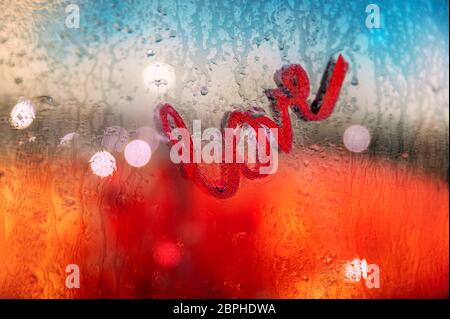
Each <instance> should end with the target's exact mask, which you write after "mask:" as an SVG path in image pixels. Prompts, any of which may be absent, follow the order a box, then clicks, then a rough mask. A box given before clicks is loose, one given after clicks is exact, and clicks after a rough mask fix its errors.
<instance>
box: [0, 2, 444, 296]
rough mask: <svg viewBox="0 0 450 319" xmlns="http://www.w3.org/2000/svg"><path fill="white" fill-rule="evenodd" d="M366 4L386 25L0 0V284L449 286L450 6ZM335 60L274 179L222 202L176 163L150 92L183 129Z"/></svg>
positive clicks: (297, 10) (352, 292)
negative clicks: (361, 268)
mask: <svg viewBox="0 0 450 319" xmlns="http://www.w3.org/2000/svg"><path fill="white" fill-rule="evenodd" d="M373 2H374V3H375V4H376V5H377V6H378V7H379V9H380V15H381V20H380V23H381V25H380V28H369V27H368V26H367V24H366V19H367V17H368V15H369V13H367V12H366V6H367V3H365V2H361V1H333V2H330V1H294V0H287V1H259V2H256V1H189V2H187V1H103V0H99V1H93V0H92V1H87V0H86V1H75V0H74V1H60V0H58V1H43V0H21V1H13V0H3V1H1V2H0V137H1V139H0V143H1V148H0V283H1V285H0V297H44V298H60V297H129V298H132V297H141V298H155V297H157V298H158V297H174V296H175V297H246V298H253V297H273V298H278V297H282V298H305V297H306V298H327V297H328V298H351V297H359V298H366V297H367V298H370V297H442V296H448V150H449V147H448V125H449V102H448V101H449V82H448V79H449V72H448V70H449V57H448V2H447V1H395V2H394V1H373ZM70 5H72V7H68V6H70ZM73 5H75V7H73ZM68 8H69V9H68ZM76 8H78V10H79V18H80V19H79V27H74V25H73V23H75V24H76V22H77V21H76V19H75V20H71V19H69V18H70V17H71V14H73V12H75V11H76V10H75V9H76ZM74 10H75V11H74ZM68 19H69V20H68ZM339 54H342V55H343V56H344V57H345V59H346V61H347V62H348V64H349V69H348V71H347V74H346V78H345V80H344V84H343V86H342V89H341V92H340V96H339V99H338V102H337V104H336V105H335V109H334V112H333V114H332V115H331V116H330V117H329V118H328V119H326V120H324V121H317V122H314V121H311V122H307V121H304V120H302V119H301V118H299V117H297V116H296V115H295V114H291V116H290V119H291V121H292V126H293V130H294V132H293V136H294V144H293V151H292V152H291V153H289V154H280V159H279V162H280V164H279V170H278V172H277V173H276V174H274V175H272V176H269V177H267V178H265V179H261V180H248V179H247V180H241V185H240V188H239V190H238V192H237V193H236V195H235V196H234V197H232V198H231V199H227V200H219V199H216V198H213V197H211V196H209V195H208V194H205V193H203V192H201V190H199V189H198V188H197V187H196V185H194V184H193V183H192V182H190V181H187V180H185V179H184V178H183V177H182V176H181V175H180V171H179V169H178V167H177V165H175V164H173V163H171V161H170V158H169V147H168V146H167V143H166V140H165V138H164V136H163V135H162V134H161V132H160V130H159V128H158V123H157V120H155V110H156V106H157V105H158V103H160V102H167V103H170V104H171V105H172V106H174V108H176V110H177V111H178V112H179V113H180V115H181V116H182V117H183V119H184V121H185V123H187V126H188V127H189V128H190V129H191V130H192V121H193V120H201V121H202V128H208V127H220V125H221V123H222V121H223V118H224V114H225V113H226V112H229V111H233V110H247V109H253V110H254V111H255V110H256V111H255V112H259V113H260V114H266V115H267V116H272V110H271V108H270V101H269V100H268V98H267V96H266V95H265V94H264V91H265V90H267V89H273V88H275V87H276V85H275V82H274V74H275V72H276V71H277V70H279V69H280V68H281V67H282V66H283V65H289V64H301V65H302V66H303V68H304V69H305V71H306V72H307V74H308V76H309V80H310V85H311V94H310V96H309V97H308V101H309V102H311V101H312V100H313V99H314V97H315V95H316V92H317V91H318V90H319V87H320V83H321V79H322V75H323V74H324V70H325V69H326V66H327V63H328V62H329V61H330V58H336V57H337V56H338V55H339ZM30 105H31V106H30ZM134 140H143V141H145V143H146V145H147V144H148V146H149V150H150V151H149V152H150V153H146V154H144V153H139V156H144V155H145V156H147V159H148V160H146V161H142V158H141V157H139V159H137V158H136V157H137V156H138V154H137V153H136V152H137V151H135V149H133V147H132V146H130V148H129V149H128V150H129V151H128V152H127V151H126V147H127V145H129V143H130V142H132V141H134ZM101 151H107V152H108V153H107V154H109V155H111V156H112V159H111V158H109V157H108V156H109V155H105V156H103V157H102V156H100V157H98V156H97V157H94V154H96V152H101ZM126 154H128V155H126ZM133 156H136V157H133ZM145 156H144V157H145ZM130 158H132V159H131V160H130ZM130 162H132V163H133V164H134V165H130V164H128V163H130ZM93 163H95V165H93ZM139 165H141V166H139ZM94 166H95V169H94ZM94 173H95V174H94ZM96 174H97V175H96ZM98 175H99V176H98ZM100 176H101V177H103V178H101V177H100ZM354 259H358V260H360V259H361V260H362V259H367V262H369V263H375V264H377V265H379V267H380V269H381V288H379V289H368V288H367V287H366V286H365V285H364V284H363V283H362V282H358V283H354V282H352V281H351V280H350V281H348V280H346V278H345V271H344V270H345V267H346V266H348V264H349V263H350V262H352V260H354ZM68 264H77V265H79V267H80V273H81V278H82V279H81V283H82V284H81V288H79V289H69V288H67V286H66V284H65V280H66V276H67V273H66V271H65V269H66V265H68ZM352 265H353V264H352ZM347 279H348V278H347Z"/></svg>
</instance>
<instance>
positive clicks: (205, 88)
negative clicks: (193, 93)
mask: <svg viewBox="0 0 450 319" xmlns="http://www.w3.org/2000/svg"><path fill="white" fill-rule="evenodd" d="M200 94H201V95H207V94H208V88H207V87H206V86H202V87H201V88H200Z"/></svg>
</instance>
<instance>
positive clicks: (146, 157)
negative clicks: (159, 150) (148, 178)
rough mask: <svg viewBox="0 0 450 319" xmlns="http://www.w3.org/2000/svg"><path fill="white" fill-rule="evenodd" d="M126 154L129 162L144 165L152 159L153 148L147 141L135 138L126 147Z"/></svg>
mask: <svg viewBox="0 0 450 319" xmlns="http://www.w3.org/2000/svg"><path fill="white" fill-rule="evenodd" d="M124 155H125V160H126V161H127V163H128V164H130V165H131V166H133V167H142V166H145V165H146V164H147V163H148V162H149V161H150V158H151V157H152V150H151V148H150V146H149V145H148V144H147V142H145V141H143V140H133V141H131V142H130V143H128V144H127V146H126V147H125V151H124Z"/></svg>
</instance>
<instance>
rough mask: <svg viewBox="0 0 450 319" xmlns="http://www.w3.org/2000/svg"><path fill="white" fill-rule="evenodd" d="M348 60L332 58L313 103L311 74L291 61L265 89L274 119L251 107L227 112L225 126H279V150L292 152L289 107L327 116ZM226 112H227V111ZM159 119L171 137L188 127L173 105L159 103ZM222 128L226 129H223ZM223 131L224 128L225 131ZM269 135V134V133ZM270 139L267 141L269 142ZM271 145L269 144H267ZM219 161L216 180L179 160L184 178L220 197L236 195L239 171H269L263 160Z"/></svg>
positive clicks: (304, 114) (310, 116) (311, 116)
mask: <svg viewBox="0 0 450 319" xmlns="http://www.w3.org/2000/svg"><path fill="white" fill-rule="evenodd" d="M347 69H348V63H347V62H346V61H345V60H344V58H343V57H342V55H339V57H338V59H337V60H336V61H333V60H331V61H330V62H329V63H328V65H327V68H326V71H325V73H324V75H323V77H322V82H321V85H320V88H319V92H318V93H317V95H316V98H315V100H314V101H313V102H312V103H311V105H310V104H309V103H308V102H307V99H308V97H309V94H310V84H309V78H308V75H307V74H306V71H305V70H304V69H303V67H302V66H301V65H298V64H291V65H288V66H284V67H282V68H281V69H280V70H279V71H277V72H276V73H275V75H274V80H275V83H276V84H277V87H278V88H276V89H270V90H266V91H265V93H266V95H267V97H268V98H269V100H271V102H272V109H273V113H274V119H275V120H272V119H270V118H268V117H266V116H255V115H254V114H252V113H251V112H249V111H246V112H241V111H234V112H231V113H229V114H228V119H227V121H224V123H226V124H225V126H224V128H233V129H237V128H238V127H243V126H249V127H252V128H253V129H254V130H255V131H256V132H257V134H260V133H259V132H260V131H258V128H265V129H269V130H270V129H278V147H279V150H280V151H283V152H286V153H288V152H290V151H291V149H292V141H293V133H292V125H291V120H290V117H289V107H292V108H293V110H294V112H296V114H298V115H299V116H300V117H301V118H302V119H304V120H306V121H320V120H324V119H326V118H328V117H329V116H330V115H331V114H332V112H333V109H334V106H335V104H336V101H337V99H338V97H339V92H340V90H341V87H342V83H343V81H344V78H345V75H346V73H347ZM226 115H227V114H226ZM156 119H157V120H159V124H160V126H161V129H162V131H163V133H164V134H165V135H166V136H167V137H169V138H170V133H171V132H172V130H173V129H174V128H178V129H185V130H187V127H186V124H185V122H184V121H183V119H182V118H181V116H180V114H179V113H178V112H177V111H176V110H175V109H174V108H173V107H172V106H171V105H170V104H167V103H165V104H162V105H159V106H158V108H157V110H156ZM224 128H223V129H224ZM222 134H224V132H223V133H222ZM266 138H268V139H269V136H266ZM170 143H171V144H172V146H173V145H175V144H176V143H177V141H176V140H174V139H170ZM269 144H270V143H267V145H269ZM224 147H225V148H231V149H225V150H224V152H223V154H230V152H231V154H233V156H235V153H236V152H235V150H236V136H235V137H234V139H233V143H232V144H231V145H229V144H228V145H227V144H226V145H225V146H224ZM268 147H269V146H268ZM193 149H194V147H193V142H192V138H191V137H189V150H190V158H191V159H193V158H194V155H193ZM219 165H220V180H219V181H217V182H215V181H211V180H209V179H208V178H207V176H206V175H205V174H204V173H203V172H202V170H201V169H200V167H199V165H198V163H195V162H194V161H193V160H190V161H189V162H188V163H180V168H181V172H182V174H183V175H184V177H185V178H187V179H188V180H191V181H192V182H194V183H195V184H196V185H197V186H198V187H200V189H202V190H203V191H204V192H206V193H208V194H210V195H212V196H215V197H217V198H221V199H225V198H229V197H231V196H233V195H234V194H235V193H236V192H237V190H238V188H239V183H240V174H242V175H244V176H245V177H247V178H248V179H256V178H263V177H265V176H267V175H268V174H263V173H261V172H260V167H261V165H262V164H261V162H259V161H257V162H256V163H255V164H254V165H252V166H251V167H250V166H249V165H248V163H237V162H236V161H233V163H227V162H225V160H223V161H222V163H220V164H219Z"/></svg>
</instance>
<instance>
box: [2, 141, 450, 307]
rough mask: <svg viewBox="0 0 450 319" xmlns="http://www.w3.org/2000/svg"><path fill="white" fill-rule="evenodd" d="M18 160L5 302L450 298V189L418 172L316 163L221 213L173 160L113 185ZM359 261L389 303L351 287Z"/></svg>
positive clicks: (5, 193)
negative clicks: (74, 281)
mask: <svg viewBox="0 0 450 319" xmlns="http://www.w3.org/2000/svg"><path fill="white" fill-rule="evenodd" d="M19 155H20V154H19ZM19 155H17V156H16V158H14V159H10V161H9V162H8V164H7V165H6V164H5V162H2V163H0V172H1V174H0V283H1V285H0V297H22V298H24V297H27V298H29V297H34V298H36V297H40V298H69V297H75V298H81V297H84V298H86V297H87V298H92V297H139V298H154V297H156V298H163V297H247V298H254V297H270V298H350V297H356V298H390V297H400V298H410V297H448V236H449V233H448V226H449V224H448V184H447V183H446V182H445V181H441V180H438V179H435V178H433V177H432V176H429V175H426V174H425V173H422V172H420V171H419V170H418V169H416V168H414V167H413V166H411V165H410V164H407V163H406V162H403V163H401V162H396V163H393V162H389V161H387V160H384V159H372V158H371V159H369V158H368V157H367V155H348V154H347V153H345V154H344V153H343V152H342V151H339V150H333V151H331V150H330V151H319V152H318V151H317V149H316V150H314V151H313V150H309V149H305V150H302V151H296V152H295V154H291V155H281V157H280V167H279V170H278V172H277V173H276V174H275V175H273V176H269V177H267V178H266V179H263V180H260V181H249V180H244V181H242V184H241V186H240V188H239V191H238V193H237V194H236V195H235V197H233V198H231V199H228V200H219V199H216V198H213V197H210V196H208V195H206V194H204V193H202V192H201V191H199V190H198V189H197V187H195V186H194V185H193V184H192V183H190V182H188V181H186V180H184V179H183V178H182V177H181V176H180V174H179V171H178V169H175V168H176V166H175V165H173V164H171V163H170V162H167V161H166V159H167V158H168V156H167V154H164V151H162V152H159V153H158V154H155V156H154V157H153V158H152V160H151V161H150V163H149V164H148V165H147V166H146V167H144V168H141V169H136V168H132V167H130V166H128V165H126V162H125V160H124V158H123V156H120V157H118V158H117V171H116V172H115V174H114V175H113V176H112V177H106V178H103V179H100V178H98V177H97V176H95V175H93V174H92V172H91V171H90V168H89V164H88V163H87V161H86V163H85V164H84V165H80V163H81V162H82V161H80V159H72V158H71V157H70V156H69V154H61V155H59V156H58V158H54V159H50V158H48V157H45V156H40V157H38V156H37V155H36V156H33V157H29V156H25V157H22V156H19ZM160 243H171V245H172V246H170V247H169V248H170V249H169V250H171V251H169V252H167V251H165V250H164V252H163V254H161V246H160V245H161V244H160ZM158 245H159V246H158ZM158 247H159V248H158ZM174 247H176V248H177V249H172V248H174ZM163 248H164V247H163ZM155 249H156V250H155ZM155 251H156V252H159V253H156V255H155ZM173 253H175V255H174V254H173ZM155 256H156V257H155ZM178 258H180V260H178ZM353 258H361V259H362V258H365V259H366V260H367V261H368V262H371V263H376V264H377V265H378V266H379V267H380V271H381V287H380V288H379V289H368V288H366V287H365V285H364V283H363V282H357V283H353V282H346V281H345V280H344V274H343V266H344V263H345V262H346V261H348V260H352V259H353ZM175 259H177V260H175ZM158 260H159V264H158ZM161 260H162V263H163V264H164V263H165V262H169V263H170V265H171V266H174V267H164V265H163V266H161ZM175 261H176V265H175V263H172V262H175ZM71 263H75V264H78V265H79V266H80V272H81V288H80V289H67V288H66V287H65V284H64V283H65V279H66V275H67V274H66V273H65V266H66V265H67V264H71Z"/></svg>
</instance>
